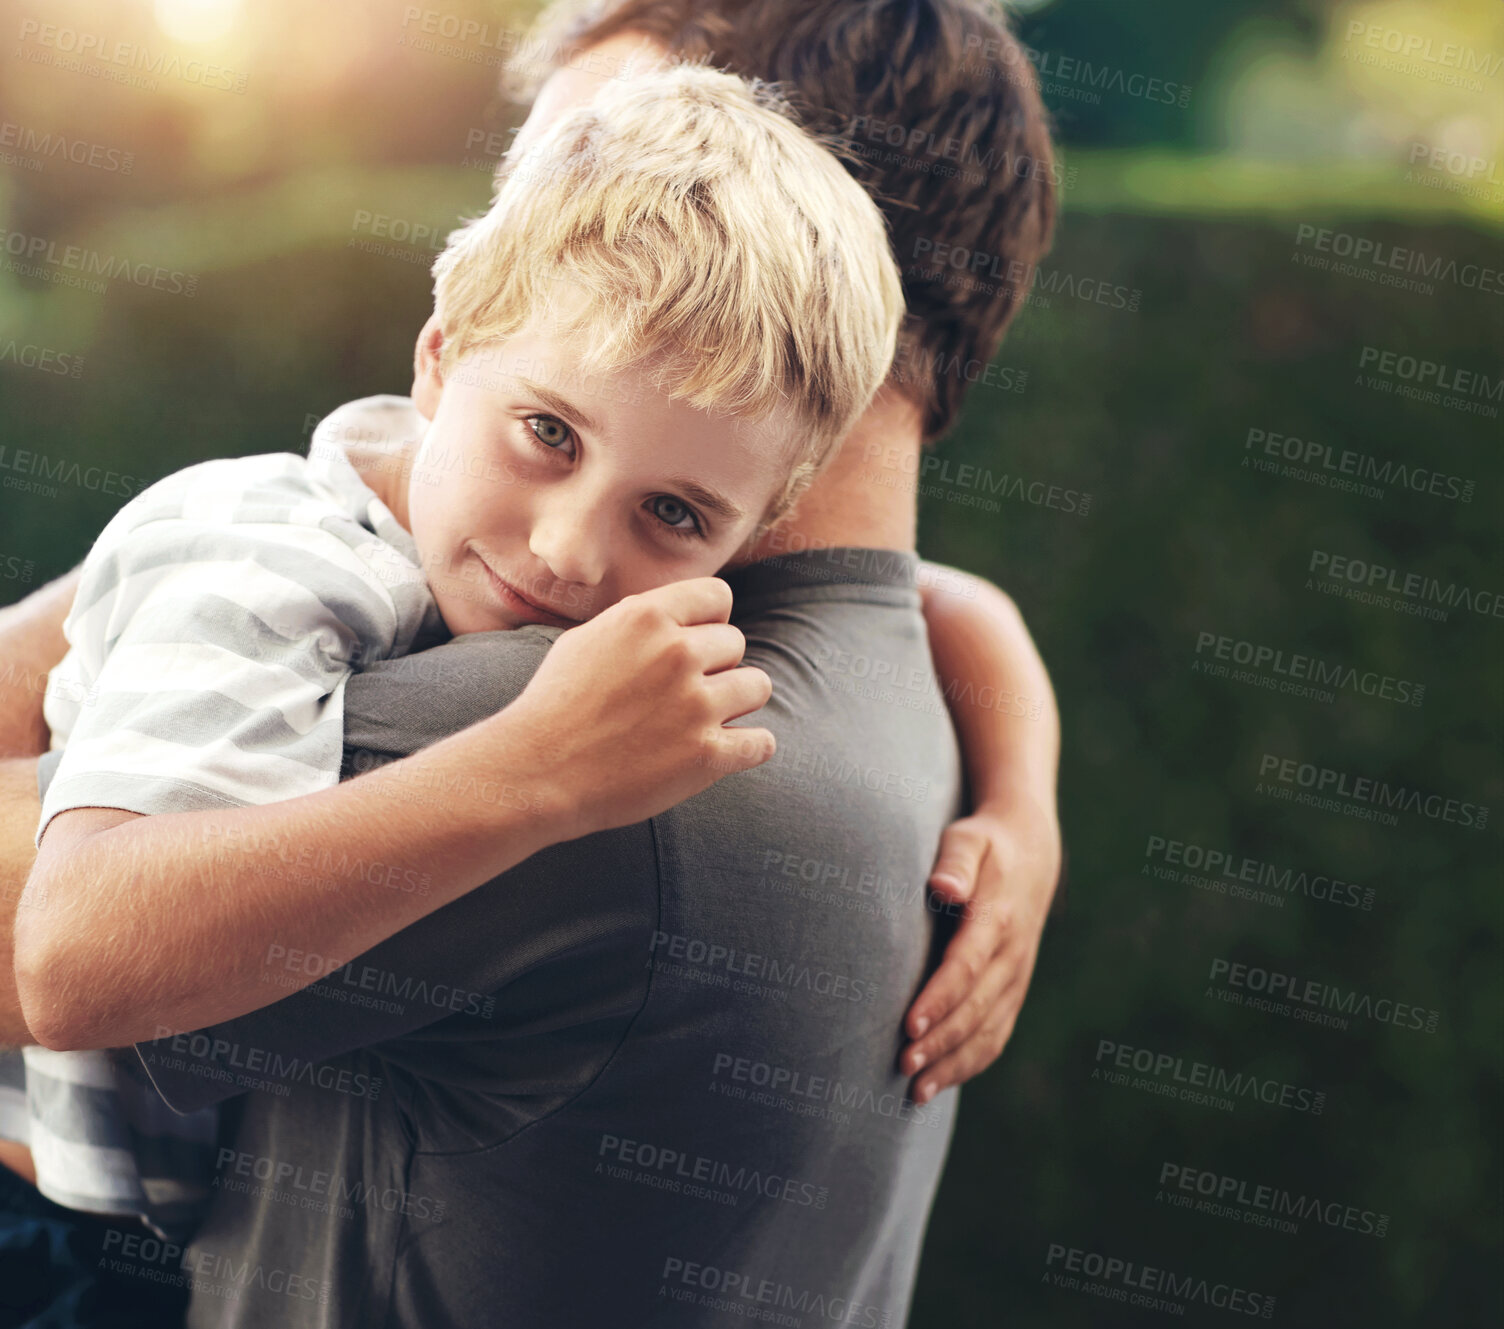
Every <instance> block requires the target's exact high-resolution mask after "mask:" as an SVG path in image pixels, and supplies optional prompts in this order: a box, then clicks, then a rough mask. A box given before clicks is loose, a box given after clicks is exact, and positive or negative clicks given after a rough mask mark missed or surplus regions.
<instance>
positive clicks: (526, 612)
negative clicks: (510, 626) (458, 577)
mask: <svg viewBox="0 0 1504 1329" xmlns="http://www.w3.org/2000/svg"><path fill="white" fill-rule="evenodd" d="M475 558H476V561H477V562H478V563H479V564H480V565H481V568H482V569H483V570H484V572H485V574H486V577H487V579H488V580H489V581H490V583H491V586H492V587H493V589H494V590H495V591H496V594H497V597H498V598H499V599H500V600H501V602H502V605H503V606H504V607H505V608H506V610H507V612H508V613H510V614H512V615H513V616H514V617H516V618H519V619H521V620H522V621H523V622H524V623H539V624H542V625H543V626H545V627H554V628H572V627H577V626H579V624H581V623H582V622H584V620H583V619H580V618H571V617H570V616H569V615H568V614H561V613H559V612H558V611H557V610H554V609H550V608H549V607H548V606H547V605H545V604H543V603H542V602H541V601H539V600H535V599H533V598H532V597H531V596H529V595H527V594H525V593H524V592H523V591H521V590H520V589H519V588H518V587H516V586H514V585H513V584H512V583H511V582H509V581H508V580H507V579H506V578H505V577H503V576H502V575H501V574H500V573H498V572H496V571H495V570H494V569H493V568H492V567H491V565H490V564H489V563H487V562H486V560H485V559H484V558H482V557H481V556H480V554H479V553H477V554H476V555H475Z"/></svg>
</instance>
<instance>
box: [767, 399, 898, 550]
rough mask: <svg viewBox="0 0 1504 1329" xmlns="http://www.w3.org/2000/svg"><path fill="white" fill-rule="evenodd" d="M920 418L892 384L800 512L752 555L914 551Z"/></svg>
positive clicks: (875, 401) (802, 501) (811, 490)
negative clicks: (849, 549) (844, 549)
mask: <svg viewBox="0 0 1504 1329" xmlns="http://www.w3.org/2000/svg"><path fill="white" fill-rule="evenodd" d="M920 422H921V413H920V409H919V407H918V406H916V405H915V404H914V403H913V402H911V401H909V400H908V399H907V398H906V397H903V396H901V395H899V394H898V393H897V392H894V391H893V390H892V389H891V388H888V387H884V388H883V389H882V390H881V391H880V392H879V393H878V394H877V396H876V397H875V398H874V399H873V402H872V405H871V406H869V407H868V408H867V410H866V412H865V414H863V416H862V418H861V419H860V420H858V421H857V423H856V428H854V429H853V430H852V431H851V433H850V434H848V435H847V436H846V440H845V442H844V443H842V444H841V450H840V452H839V453H837V454H836V457H835V460H834V461H832V462H831V463H830V465H829V466H827V467H826V468H825V469H824V470H823V471H821V472H820V475H819V477H818V478H817V479H816V480H815V482H814V484H813V485H811V486H810V488H809V490H808V491H807V492H806V493H805V495H804V496H803V497H802V498H801V499H800V500H799V504H798V506H797V507H796V508H795V509H794V513H793V515H792V516H790V517H789V518H787V519H786V520H784V521H782V522H780V523H779V524H778V525H777V526H775V527H774V528H773V529H772V530H771V531H769V532H768V533H767V534H766V535H764V536H763V538H762V539H761V540H760V541H759V542H758V543H757V545H756V546H755V547H754V548H753V550H752V554H751V559H750V560H749V561H751V560H756V559H761V558H774V557H776V556H778V555H780V554H790V553H799V552H801V551H803V550H806V549H834V548H841V547H846V546H854V547H858V548H863V549H902V550H905V551H912V550H913V549H914V547H915V544H916V541H917V514H916V510H915V506H916V503H915V490H916V487H917V482H918V474H919V463H920V456H921V448H920V439H921V437H922V434H921V423H920Z"/></svg>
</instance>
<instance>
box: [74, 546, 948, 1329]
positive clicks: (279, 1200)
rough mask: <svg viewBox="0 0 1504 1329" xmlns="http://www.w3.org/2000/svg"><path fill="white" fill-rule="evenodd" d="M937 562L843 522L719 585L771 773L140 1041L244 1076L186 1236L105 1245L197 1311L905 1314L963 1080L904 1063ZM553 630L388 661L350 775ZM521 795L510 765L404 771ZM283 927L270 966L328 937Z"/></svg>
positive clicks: (258, 1317)
mask: <svg viewBox="0 0 1504 1329" xmlns="http://www.w3.org/2000/svg"><path fill="white" fill-rule="evenodd" d="M915 566H916V565H915V560H914V558H913V556H912V555H906V554H901V553H895V552H891V551H876V550H856V549H838V550H827V551H822V552H820V553H818V554H806V555H800V556H796V557H787V558H781V559H776V560H770V561H768V562H764V563H760V564H757V565H755V566H753V567H750V568H746V569H742V570H739V571H738V572H736V573H734V574H732V575H730V576H729V577H728V580H730V582H731V584H732V586H733V589H734V591H735V593H736V603H737V610H736V620H735V621H736V622H737V624H738V626H740V627H741V628H742V630H743V631H744V632H745V634H746V636H747V642H748V649H747V660H748V662H749V663H755V664H758V665H760V666H761V667H762V668H764V669H766V670H767V671H768V672H769V673H770V674H771V676H772V678H773V684H774V691H773V700H772V701H771V702H770V703H769V705H768V706H767V708H766V709H765V710H764V711H763V712H762V713H760V715H759V717H758V719H759V722H760V723H765V724H767V725H769V726H770V727H771V728H772V729H773V731H774V733H775V734H776V735H777V738H778V754H777V756H776V757H775V758H774V759H773V760H772V761H770V762H769V763H768V764H767V765H765V766H763V767H760V768H758V769H757V770H754V771H750V772H746V773H743V774H739V775H734V776H730V777H728V778H726V779H723V780H721V781H720V782H719V783H717V784H716V785H714V786H713V787H712V788H710V789H709V790H707V791H706V792H704V793H703V794H701V795H699V796H697V797H695V798H693V799H690V800H688V801H686V802H685V803H682V804H681V805H680V806H679V807H677V808H675V809H673V810H672V811H670V812H668V813H666V814H665V815H663V816H661V817H656V818H654V819H653V820H652V821H651V822H647V823H643V824H639V825H636V826H631V827H627V828H624V829H622V830H618V831H612V832H608V833H604V834H599V835H593V836H589V837H586V838H584V839H581V840H577V841H574V842H572V843H569V844H564V845H559V846H555V847H554V848H552V849H549V850H547V851H545V852H543V853H541V854H538V855H536V856H534V857H533V858H532V859H530V860H528V862H526V863H524V864H522V865H520V866H519V867H517V868H515V869H513V870H512V871H511V872H508V873H506V874H505V875H503V876H501V877H499V878H497V879H496V880H494V881H492V882H489V883H487V884H486V885H484V886H482V887H480V888H479V889H478V890H476V891H474V892H472V893H470V894H469V895H467V896H465V897H464V898H462V899H460V900H458V901H456V902H454V903H453V904H451V905H448V906H446V907H445V908H443V909H440V910H438V911H437V912H436V913H434V914H433V915H431V916H430V917H428V918H427V919H424V920H423V921H421V922H419V923H417V924H415V925H414V926H413V927H410V928H408V929H406V930H405V931H404V932H402V933H400V934H398V935H397V936H395V937H393V938H391V939H390V940H389V941H387V942H385V943H383V944H382V945H380V946H378V947H376V948H374V949H373V950H372V951H370V952H368V953H367V954H366V955H365V956H363V957H361V958H360V959H359V960H357V961H355V962H353V963H352V964H350V965H348V966H346V967H345V968H344V969H342V970H340V971H337V972H336V973H334V974H332V975H330V976H329V977H327V978H325V979H323V980H321V981H320V982H318V983H316V984H314V985H313V986H312V987H309V988H307V989H305V990H303V991H300V992H298V993H296V994H294V995H292V996H289V997H287V998H285V999H283V1000H282V1001H279V1002H277V1003H276V1004H274V1005H271V1006H269V1007H267V1008H265V1009H263V1010H261V1011H258V1012H255V1013H253V1014H251V1015H249V1016H245V1017H243V1018H241V1019H238V1020H232V1021H228V1022H226V1023H225V1024H222V1025H219V1026H216V1027H214V1028H213V1029H209V1030H205V1031H203V1032H201V1033H199V1034H194V1035H180V1036H176V1037H171V1038H165V1039H162V1040H159V1041H158V1042H156V1043H151V1044H141V1045H138V1051H139V1053H140V1056H141V1060H142V1063H143V1064H144V1066H145V1067H146V1070H147V1072H148V1073H149V1074H150V1076H151V1078H152V1080H153V1082H154V1083H155V1084H156V1086H157V1087H158V1089H159V1090H160V1092H161V1093H162V1096H163V1097H164V1098H165V1099H166V1100H167V1102H168V1103H169V1104H171V1105H172V1106H173V1107H175V1108H177V1109H179V1110H189V1109H192V1108H196V1107H200V1106H203V1105H205V1104H208V1103H212V1102H217V1101H222V1100H225V1099H228V1098H234V1101H233V1102H232V1103H230V1104H228V1105H227V1109H226V1112H225V1114H224V1115H225V1124H224V1127H223V1130H222V1139H221V1146H222V1147H221V1148H220V1149H219V1151H218V1155H219V1163H218V1168H217V1171H216V1176H215V1187H216V1194H215V1198H214V1202H213V1205H212V1209H211V1213H210V1217H209V1219H208V1221H207V1222H206V1224H205V1225H204V1227H203V1228H202V1230H201V1231H200V1232H199V1234H198V1236H197V1238H196V1239H195V1240H194V1241H193V1243H192V1244H191V1245H190V1246H189V1247H188V1249H187V1250H186V1251H185V1252H179V1251H175V1250H172V1249H171V1248H168V1247H165V1246H162V1245H161V1244H160V1243H158V1244H157V1245H155V1246H153V1245H152V1244H151V1243H152V1240H153V1239H149V1238H147V1239H143V1240H142V1241H140V1242H135V1239H132V1238H125V1239H120V1240H117V1241H116V1242H115V1248H114V1249H111V1250H107V1251H103V1252H101V1255H102V1257H103V1258H105V1259H106V1260H107V1261H113V1262H114V1264H113V1265H112V1267H114V1268H117V1269H120V1270H122V1271H133V1272H137V1273H139V1274H140V1275H141V1276H142V1277H146V1278H152V1279H157V1280H167V1279H173V1280H176V1279H184V1280H187V1281H189V1282H191V1284H192V1286H193V1288H194V1295H193V1302H192V1309H191V1311H190V1315H189V1324H190V1325H192V1326H195V1327H203V1329H207V1327H208V1326H215V1327H216V1329H218V1327H220V1326H231V1327H236V1329H238V1327H242V1326H277V1327H278V1329H302V1327H303V1326H334V1325H339V1326H350V1327H351V1329H379V1327H380V1326H412V1327H413V1329H440V1327H448V1326H455V1327H460V1329H468V1327H469V1326H491V1325H502V1326H507V1327H508V1329H562V1327H564V1326H569V1327H571V1329H572V1327H573V1326H584V1325H596V1324H610V1325H612V1326H633V1325H664V1326H707V1327H709V1326H720V1325H729V1324H733V1323H737V1322H748V1321H751V1322H755V1323H770V1324H785V1325H788V1324H799V1325H802V1326H819V1325H860V1326H869V1327H870V1326H899V1325H902V1324H903V1322H904V1319H905V1317H906V1314H907V1310H908V1304H909V1299H910V1294H911V1290H912V1286H913V1279H914V1273H915V1267H916V1265H917V1261H918V1254H919V1248H920V1242H921V1239H922V1236H923V1230H924V1225H925V1221H926V1218H927V1215H928V1211H929V1206H930V1204H931V1201H932V1199H933V1196H934V1191H935V1187H936V1184H937V1182H938V1178H939V1174H940V1168H941V1164H942V1161H943V1159H944V1156H945V1151H946V1148H947V1145H948V1142H949V1139H950V1134H951V1129H952V1125H953V1120H954V1113H955V1103H956V1094H955V1093H954V1092H953V1091H952V1092H948V1093H946V1094H942V1095H941V1096H940V1097H939V1098H937V1099H936V1100H935V1101H934V1102H932V1103H930V1104H927V1105H925V1106H923V1107H920V1106H917V1105H915V1104H914V1103H913V1102H912V1101H910V1100H909V1099H908V1098H907V1097H906V1096H905V1090H906V1081H905V1080H904V1078H903V1077H901V1076H900V1075H899V1074H898V1073H897V1070H896V1065H895V1062H896V1057H897V1054H898V1051H899V1049H900V1047H901V1046H902V1042H903V1035H902V1030H901V1021H902V1018H903V1015H904V1012H905V1011H906V1009H907V1007H908V1005H909V1004H910V1002H911V1001H912V999H913V997H914V995H915V994H916V993H917V991H918V990H919V987H920V986H921V984H922V982H923V978H924V976H925V974H926V972H927V970H928V969H929V968H930V967H931V965H932V963H933V960H934V958H935V957H934V951H935V948H936V947H937V946H938V945H939V944H940V942H941V941H942V940H943V935H942V934H943V933H944V931H945V930H946V929H945V925H944V921H943V920H937V917H936V915H935V914H934V913H932V912H931V909H930V906H929V904H928V901H927V897H926V893H925V890H924V883H925V880H926V878H927V875H928V872H929V869H930V867H931V865H932V862H933V858H934V853H935V849H936V846H937V844H938V841H939V837H940V833H941V831H942V829H943V828H944V826H945V825H946V823H947V822H948V821H949V820H950V819H951V818H952V817H953V816H954V815H955V814H956V811H957V808H958V804H959V801H960V783H961V777H960V765H959V755H958V752H957V749H956V743H955V738H954V735H953V732H952V730H951V727H950V722H949V719H948V717H947V715H946V712H945V708H944V704H943V702H942V700H941V697H940V695H939V692H938V690H937V688H936V686H935V683H934V680H933V677H932V674H931V665H930V656H929V650H928V643H927V639H926V635H925V630H924V624H923V620H922V618H921V616H920V614H919V611H918V595H917V592H916V591H915V590H914V589H913V582H914V575H915ZM555 635H556V633H554V632H551V631H549V630H544V629H532V628H527V629H522V630H519V631H516V632H508V633H481V634H475V635H471V636H465V637H462V638H457V639H454V640H452V641H449V642H447V643H444V644H441V645H438V646H436V647H434V648H432V649H429V650H426V651H423V652H422V653H420V654H417V655H413V656H409V657H407V658H405V659H402V660H393V661H384V662H378V663H375V664H373V665H372V666H371V667H370V668H369V669H368V670H366V671H365V672H364V673H362V674H360V675H358V676H356V677H355V678H353V679H351V680H350V683H349V685H348V689H347V695H346V741H347V756H346V771H347V773H350V772H353V771H355V770H359V769H363V768H366V767H368V766H369V765H370V764H371V762H372V761H379V760H382V759H385V758H388V757H390V756H393V755H401V754H405V753H408V752H411V751H413V750H415V749H417V748H420V747H422V746H424V745H425V744H427V743H430V742H433V741H435V740H437V739H438V738H441V737H443V736H445V735H448V734H450V733H452V732H454V731H456V730H458V729H460V728H462V727H463V726H465V725H468V724H471V723H473V722H475V721H476V720H478V719H480V718H482V717H483V716H485V715H487V714H490V713H492V712H494V711H495V710H496V709H498V708H499V707H501V706H503V705H505V704H506V703H507V702H508V701H510V700H511V699H512V698H513V697H514V696H516V694H517V693H518V692H519V691H520V690H521V688H522V687H523V686H524V685H525V683H526V682H527V680H528V678H529V677H530V676H531V675H532V673H533V671H534V670H535V669H536V668H537V665H538V663H539V661H540V660H541V658H542V655H543V653H544V652H545V651H546V650H547V648H548V644H549V642H550V640H551V639H552V637H553V636H555ZM514 794H515V791H512V790H510V787H509V786H507V785H506V783H505V781H504V779H502V778H500V777H494V778H493V777H492V776H490V774H489V773H484V772H478V773H477V778H476V780H475V781H474V782H467V787H466V788H463V789H433V788H427V789H420V788H416V787H415V788H414V790H413V797H415V798H425V799H428V800H430V801H431V802H432V804H433V806H434V807H435V809H436V810H438V809H441V808H442V806H443V803H444V801H445V800H446V799H452V798H457V797H488V798H497V799H505V798H509V797H512V796H514ZM368 869H369V870H368V871H366V872H365V874H364V875H365V876H366V878H367V880H369V881H370V882H372V883H373V885H375V886H376V887H377V888H387V889H422V888H423V885H424V883H423V881H422V879H421V878H416V879H415V878H413V877H412V876H411V874H409V876H408V877H406V878H404V877H402V876H401V875H400V874H394V873H391V872H389V871H387V870H386V869H384V868H383V866H382V865H380V864H371V865H368ZM289 870H293V869H292V868H291V867H290V868H289ZM348 870H349V865H348V864H346V865H342V867H341V871H342V872H344V871H348ZM277 950H278V951H280V952H281V953H274V954H273V955H271V956H269V958H268V964H267V971H268V981H269V982H273V983H275V982H277V981H278V977H277V975H278V972H279V971H282V972H291V971H292V970H293V969H294V968H296V966H297V965H299V964H304V963H307V962H308V957H306V956H303V955H302V954H301V952H297V951H296V948H295V947H294V946H293V944H292V939H291V938H290V939H289V943H288V945H287V946H286V947H284V948H277ZM247 1090H250V1092H245V1091H247ZM236 1095H241V1096H240V1097H238V1098H235V1097H234V1096H236ZM133 1243H134V1244H133ZM127 1247H131V1249H127Z"/></svg>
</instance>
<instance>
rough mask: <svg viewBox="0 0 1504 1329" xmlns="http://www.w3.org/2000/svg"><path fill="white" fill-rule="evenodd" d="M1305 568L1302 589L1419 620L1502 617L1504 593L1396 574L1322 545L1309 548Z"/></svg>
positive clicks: (1418, 575)
mask: <svg viewBox="0 0 1504 1329" xmlns="http://www.w3.org/2000/svg"><path fill="white" fill-rule="evenodd" d="M1306 572H1307V574H1308V575H1307V577H1306V589H1307V590H1321V591H1327V590H1330V591H1331V593H1334V594H1340V595H1342V596H1343V597H1344V598H1345V599H1349V600H1355V601H1357V602H1359V603H1363V604H1378V605H1381V606H1382V607H1383V608H1386V609H1398V610H1401V611H1403V612H1405V613H1410V614H1416V615H1419V616H1420V617H1423V618H1435V619H1439V620H1441V621H1442V622H1445V621H1446V618H1447V616H1448V613H1449V612H1450V610H1452V609H1466V610H1469V611H1470V612H1472V613H1475V614H1482V615H1485V616H1487V617H1491V618H1504V595H1501V594H1499V593H1497V592H1495V591H1483V590H1475V589H1474V588H1473V587H1471V586H1459V585H1458V584H1457V583H1456V582H1447V583H1445V584H1443V583H1442V582H1441V581H1440V580H1439V579H1438V578H1436V577H1428V576H1426V575H1425V574H1424V573H1420V572H1400V571H1399V570H1398V569H1396V568H1391V567H1387V566H1386V565H1385V564H1383V563H1370V562H1368V561H1367V560H1366V559H1362V558H1350V557H1348V556H1347V555H1346V554H1334V553H1332V552H1331V551H1330V550H1327V549H1313V550H1311V558H1310V561H1309V562H1308V563H1307V564H1306ZM1344 583H1345V584H1344ZM1391 597H1392V598H1391Z"/></svg>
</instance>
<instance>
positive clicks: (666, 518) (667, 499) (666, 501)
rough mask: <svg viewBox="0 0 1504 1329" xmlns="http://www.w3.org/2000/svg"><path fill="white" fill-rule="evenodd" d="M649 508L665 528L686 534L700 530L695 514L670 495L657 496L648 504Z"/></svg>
mask: <svg viewBox="0 0 1504 1329" xmlns="http://www.w3.org/2000/svg"><path fill="white" fill-rule="evenodd" d="M649 508H650V510H651V511H652V514H653V516H655V517H657V518H658V520H659V521H661V522H662V523H663V524H664V525H665V526H671V527H673V528H674V529H675V530H680V531H684V532H686V533H688V532H690V531H697V530H699V528H700V523H699V522H698V521H696V520H695V514H694V513H693V512H691V511H690V510H689V509H688V508H687V507H686V506H685V505H684V504H683V503H681V502H680V501H679V500H678V499H677V498H674V497H673V496H672V495H671V494H659V495H658V496H657V498H655V499H653V500H652V501H651V502H650V503H649Z"/></svg>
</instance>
